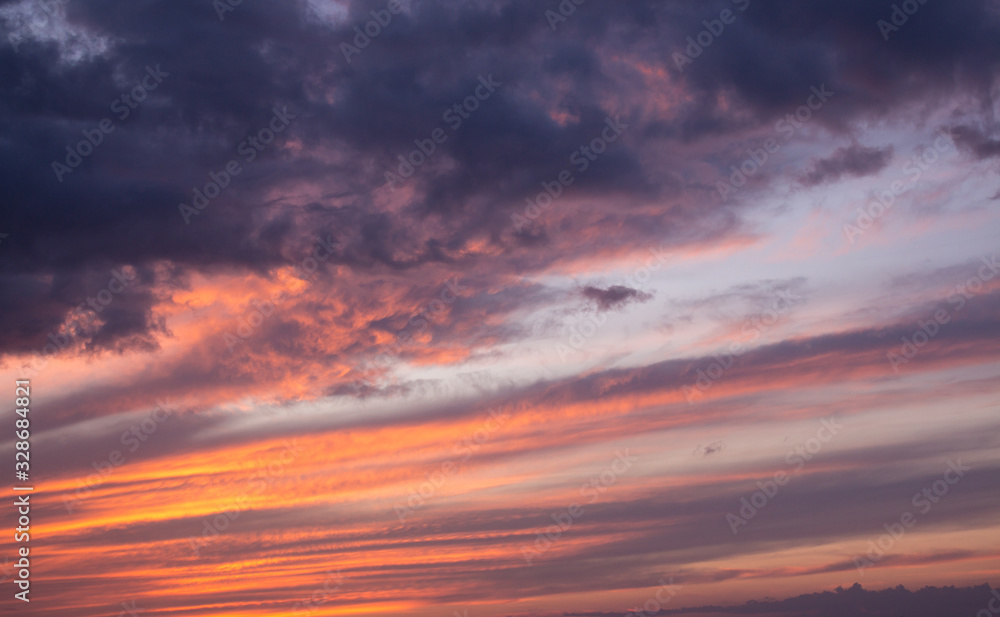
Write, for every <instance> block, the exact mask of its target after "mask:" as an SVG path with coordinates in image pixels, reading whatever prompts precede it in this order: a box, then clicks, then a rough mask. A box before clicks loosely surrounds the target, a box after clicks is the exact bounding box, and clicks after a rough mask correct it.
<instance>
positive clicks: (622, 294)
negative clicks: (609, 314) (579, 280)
mask: <svg viewBox="0 0 1000 617" xmlns="http://www.w3.org/2000/svg"><path fill="white" fill-rule="evenodd" d="M582 293H583V297H584V298H587V299H588V300H591V301H593V302H594V304H596V305H597V310H598V311H601V312H604V311H610V310H614V309H620V308H624V307H625V305H626V304H628V303H629V302H646V301H647V300H651V299H652V298H653V296H652V295H651V294H648V293H646V292H643V291H639V290H638V289H632V288H631V287H626V286H624V285H612V286H611V287H608V288H607V289H601V288H600V287H593V286H589V285H588V286H587V287H584V288H583V292H582Z"/></svg>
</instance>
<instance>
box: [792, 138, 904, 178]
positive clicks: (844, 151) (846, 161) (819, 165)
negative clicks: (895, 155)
mask: <svg viewBox="0 0 1000 617" xmlns="http://www.w3.org/2000/svg"><path fill="white" fill-rule="evenodd" d="M892 150H893V149H892V146H886V147H884V148H868V147H865V146H862V145H860V144H853V145H850V146H844V147H841V148H837V149H836V150H835V151H834V152H833V154H832V155H831V156H830V157H829V158H825V159H819V160H817V161H813V163H812V169H810V170H809V171H808V172H806V173H805V175H803V176H802V178H801V179H800V182H802V184H804V185H805V186H816V185H818V184H826V183H829V182H836V181H837V180H839V179H840V178H842V177H844V176H847V177H854V178H858V177H862V176H868V175H872V174H875V173H878V172H880V171H882V170H883V169H885V167H886V166H887V165H888V164H889V161H890V159H891V158H892Z"/></svg>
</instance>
